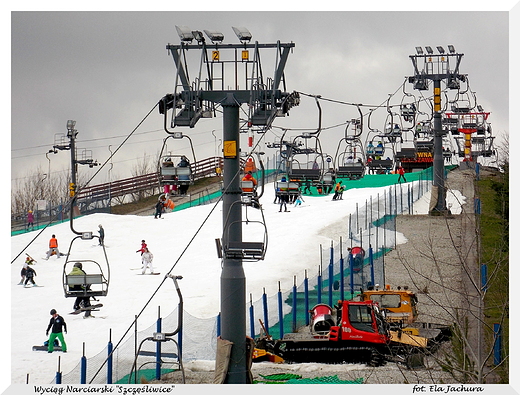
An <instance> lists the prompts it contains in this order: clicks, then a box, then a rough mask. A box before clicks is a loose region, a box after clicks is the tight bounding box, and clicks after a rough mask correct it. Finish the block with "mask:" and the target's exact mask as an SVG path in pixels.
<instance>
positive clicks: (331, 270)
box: [329, 241, 334, 307]
mask: <svg viewBox="0 0 520 395" xmlns="http://www.w3.org/2000/svg"><path fill="white" fill-rule="evenodd" d="M332 243H333V242H332V241H331V242H330V261H329V306H331V307H332V283H333V282H334V247H333V244H332Z"/></svg>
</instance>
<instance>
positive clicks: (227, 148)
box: [223, 140, 237, 158]
mask: <svg viewBox="0 0 520 395" xmlns="http://www.w3.org/2000/svg"><path fill="white" fill-rule="evenodd" d="M223 147H224V149H223V151H224V158H236V156H237V142H236V141H235V140H228V141H224V146H223Z"/></svg>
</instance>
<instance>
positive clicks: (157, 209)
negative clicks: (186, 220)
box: [154, 199, 164, 219]
mask: <svg viewBox="0 0 520 395" xmlns="http://www.w3.org/2000/svg"><path fill="white" fill-rule="evenodd" d="M163 207H164V201H163V200H161V199H159V201H158V202H157V203H156V204H155V215H154V218H155V219H157V216H159V218H161V214H162V209H163Z"/></svg>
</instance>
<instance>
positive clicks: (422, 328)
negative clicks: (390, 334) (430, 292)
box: [360, 285, 451, 349]
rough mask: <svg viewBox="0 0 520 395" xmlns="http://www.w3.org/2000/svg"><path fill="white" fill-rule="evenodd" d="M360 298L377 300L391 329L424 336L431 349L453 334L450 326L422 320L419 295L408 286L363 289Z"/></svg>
mask: <svg viewBox="0 0 520 395" xmlns="http://www.w3.org/2000/svg"><path fill="white" fill-rule="evenodd" d="M360 300H362V301H373V302H377V303H378V305H379V307H380V309H381V310H382V311H384V313H385V317H386V321H387V323H388V325H389V327H390V330H392V331H397V332H399V333H401V332H402V333H406V334H410V335H413V336H420V337H424V338H426V339H428V347H429V348H430V349H432V348H433V347H436V346H437V345H439V343H441V342H442V341H446V340H448V339H449V338H450V336H451V328H450V326H448V325H444V324H437V323H431V322H422V321H421V320H420V318H419V311H418V308H417V296H416V295H415V293H414V292H412V291H410V290H409V289H408V288H407V287H403V288H401V287H397V289H393V288H391V287H390V286H389V285H387V286H386V287H385V288H384V289H377V288H376V289H368V290H361V294H360Z"/></svg>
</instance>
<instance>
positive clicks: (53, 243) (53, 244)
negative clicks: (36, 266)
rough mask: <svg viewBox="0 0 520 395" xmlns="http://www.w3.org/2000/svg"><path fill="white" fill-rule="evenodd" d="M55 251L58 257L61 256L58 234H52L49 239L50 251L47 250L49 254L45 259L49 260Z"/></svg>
mask: <svg viewBox="0 0 520 395" xmlns="http://www.w3.org/2000/svg"><path fill="white" fill-rule="evenodd" d="M53 253H54V254H56V256H57V257H58V258H59V257H60V256H61V254H60V251H59V250H58V239H56V235H52V237H51V239H50V240H49V251H47V256H46V257H45V258H43V259H45V260H48V259H49V257H50V256H51V255H52V254H53Z"/></svg>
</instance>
